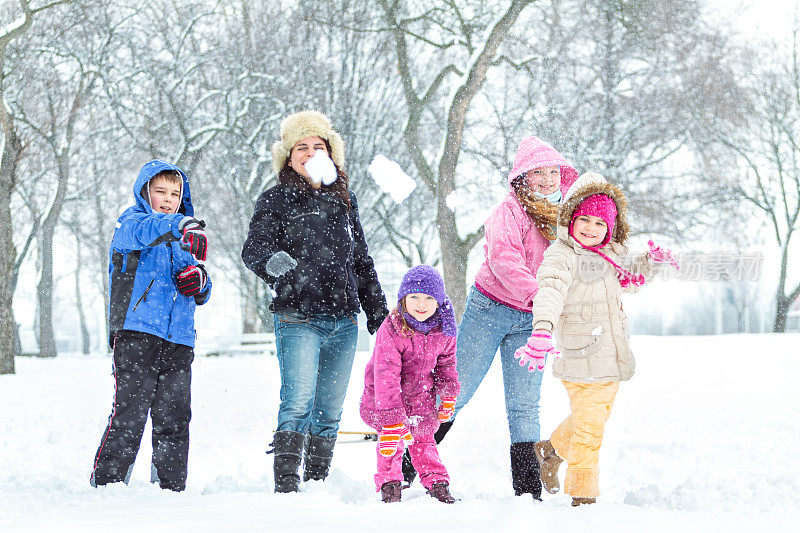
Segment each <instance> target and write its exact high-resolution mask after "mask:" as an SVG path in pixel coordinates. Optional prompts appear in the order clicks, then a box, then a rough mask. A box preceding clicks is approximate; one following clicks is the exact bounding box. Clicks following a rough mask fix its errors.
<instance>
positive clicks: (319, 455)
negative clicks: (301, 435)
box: [303, 435, 336, 481]
mask: <svg viewBox="0 0 800 533" xmlns="http://www.w3.org/2000/svg"><path fill="white" fill-rule="evenodd" d="M334 444H336V437H332V438H329V439H326V438H324V437H320V436H319V435H311V438H309V439H308V446H306V453H305V457H304V462H305V472H303V481H308V480H309V479H315V480H324V479H325V478H326V477H328V469H329V468H330V466H331V461H332V460H333V445H334Z"/></svg>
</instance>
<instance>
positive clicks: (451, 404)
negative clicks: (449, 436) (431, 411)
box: [438, 396, 456, 422]
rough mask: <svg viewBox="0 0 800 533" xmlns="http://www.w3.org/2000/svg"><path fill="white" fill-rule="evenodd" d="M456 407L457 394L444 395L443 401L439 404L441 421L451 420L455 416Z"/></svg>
mask: <svg viewBox="0 0 800 533" xmlns="http://www.w3.org/2000/svg"><path fill="white" fill-rule="evenodd" d="M455 409H456V398H455V396H442V403H441V404H439V412H438V416H439V422H449V421H450V419H451V418H453V413H454V412H455Z"/></svg>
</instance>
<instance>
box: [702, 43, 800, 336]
mask: <svg viewBox="0 0 800 533" xmlns="http://www.w3.org/2000/svg"><path fill="white" fill-rule="evenodd" d="M792 37H793V38H792V41H791V47H790V48H791V49H790V50H789V51H788V53H782V54H781V53H779V54H775V53H774V50H770V52H769V54H756V53H755V52H752V54H753V57H755V60H754V61H753V62H749V61H743V62H742V64H741V69H742V74H741V80H742V85H743V87H744V89H745V90H746V91H747V94H748V104H749V105H748V108H747V110H746V112H745V113H744V114H743V115H742V116H741V117H740V120H738V121H729V122H727V123H725V122H722V121H716V122H713V123H712V124H713V126H714V127H713V128H709V129H708V130H707V131H706V133H707V139H706V142H705V145H706V150H707V152H708V153H710V154H713V153H716V152H715V148H719V147H722V148H723V149H724V150H725V153H726V154H727V156H728V157H724V156H722V157H717V158H706V160H705V162H706V165H707V168H706V171H707V173H708V174H709V175H711V176H716V177H718V178H719V179H720V181H722V182H723V183H725V184H727V185H728V187H729V189H730V191H731V192H732V194H733V195H734V197H735V198H736V199H737V200H738V201H740V202H744V203H746V204H747V205H749V206H751V207H752V208H754V210H755V212H756V213H757V214H758V215H760V218H761V220H762V221H763V222H764V223H765V224H766V226H767V227H768V228H769V232H770V233H771V235H772V237H773V239H774V242H775V243H776V244H777V246H778V248H779V250H780V252H779V253H780V262H779V267H778V272H777V280H778V281H777V286H776V288H775V295H774V303H775V315H774V320H773V326H772V327H773V331H776V332H782V331H785V329H786V318H787V313H788V310H789V307H790V306H791V304H792V303H793V302H794V301H795V300H797V298H798V297H800V281H798V280H797V279H790V277H789V274H790V272H792V269H790V266H789V265H790V263H791V251H792V250H791V247H792V242H793V239H794V237H795V234H796V232H797V231H798V230H800V29H797V28H796V29H795V30H794V32H793V34H792ZM795 270H796V269H795Z"/></svg>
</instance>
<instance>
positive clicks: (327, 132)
mask: <svg viewBox="0 0 800 533" xmlns="http://www.w3.org/2000/svg"><path fill="white" fill-rule="evenodd" d="M311 136H315V137H320V138H322V139H325V140H326V141H328V144H330V146H331V153H330V156H331V159H332V160H333V162H334V163H335V164H336V166H337V167H338V168H339V169H340V170H343V169H344V141H343V140H342V137H341V136H340V135H339V134H338V133H336V131H335V130H334V129H333V126H331V121H330V119H328V117H326V116H325V115H323V114H322V113H320V112H319V111H315V110H313V109H311V110H307V111H299V112H297V113H294V114H292V115H289V116H288V117H286V118H285V119H283V120H282V121H281V139H280V140H279V141H275V143H273V145H272V168H273V170H275V172H276V173H277V172H280V170H281V169H282V168H283V165H284V164H285V163H286V160H287V159H289V154H290V153H291V151H292V147H293V146H294V145H295V144H297V142H298V141H300V140H302V139H305V138H306V137H311Z"/></svg>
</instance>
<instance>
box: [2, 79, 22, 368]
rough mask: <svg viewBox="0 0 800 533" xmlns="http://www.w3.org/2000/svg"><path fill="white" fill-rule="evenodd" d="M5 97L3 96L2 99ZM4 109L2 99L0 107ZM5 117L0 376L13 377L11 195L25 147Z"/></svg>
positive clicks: (14, 283) (15, 347) (14, 256)
mask: <svg viewBox="0 0 800 533" xmlns="http://www.w3.org/2000/svg"><path fill="white" fill-rule="evenodd" d="M0 96H2V95H0ZM3 105H5V104H4V102H3V100H2V98H1V97H0V106H3ZM3 111H4V110H0V113H3V117H2V118H3V122H2V130H0V136H2V137H0V139H2V141H0V145H2V147H3V150H2V152H0V374H13V373H14V372H15V369H14V357H15V356H17V355H19V353H18V345H17V342H16V341H17V322H16V320H15V318H14V309H13V307H12V303H13V301H14V291H15V290H16V286H17V281H16V280H17V275H16V268H17V265H16V261H17V249H16V247H15V246H14V231H13V224H12V223H13V219H12V215H11V194H12V192H13V190H14V182H15V172H16V162H17V160H18V157H19V154H20V152H21V151H22V143H21V141H20V140H19V137H17V135H16V132H15V131H14V130H13V129H12V128H11V127H10V126H11V125H10V121H9V120H8V116H7V115H6V114H5V113H4V112H3Z"/></svg>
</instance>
